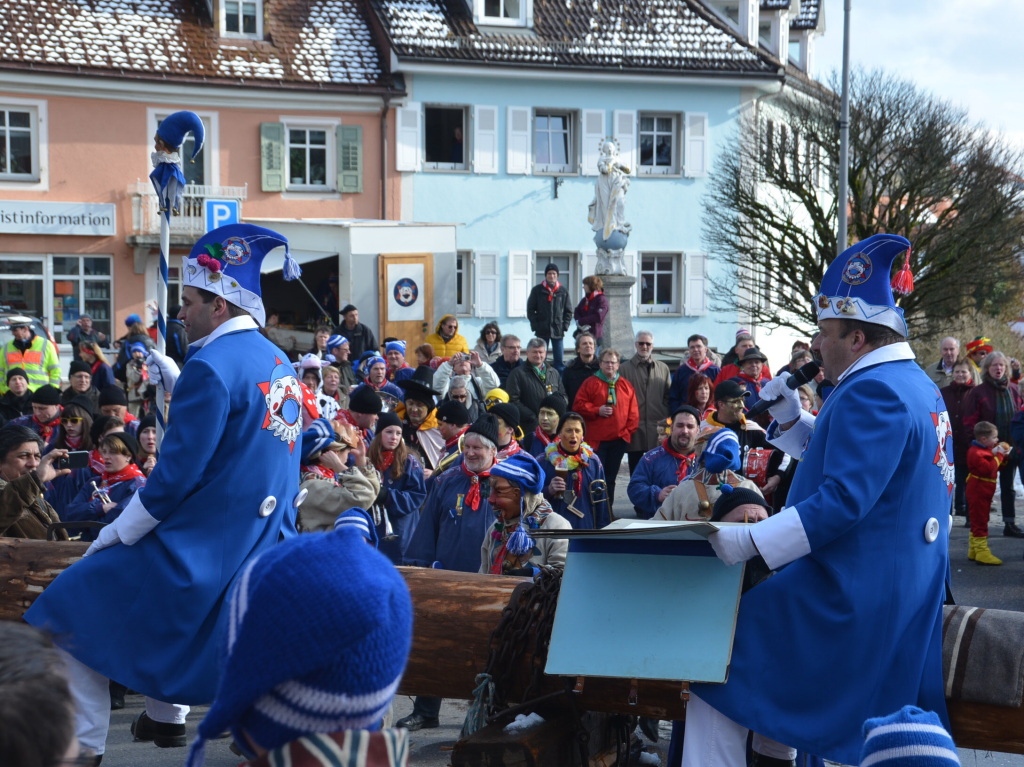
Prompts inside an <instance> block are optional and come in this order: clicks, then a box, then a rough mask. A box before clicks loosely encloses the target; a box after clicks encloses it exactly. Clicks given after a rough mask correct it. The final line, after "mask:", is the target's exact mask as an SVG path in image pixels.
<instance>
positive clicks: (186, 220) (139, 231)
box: [128, 181, 249, 238]
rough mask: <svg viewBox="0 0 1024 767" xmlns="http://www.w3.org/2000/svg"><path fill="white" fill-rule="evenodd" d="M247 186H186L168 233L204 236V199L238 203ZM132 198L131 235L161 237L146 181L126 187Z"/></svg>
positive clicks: (158, 220) (154, 203)
mask: <svg viewBox="0 0 1024 767" xmlns="http://www.w3.org/2000/svg"><path fill="white" fill-rule="evenodd" d="M248 191H249V187H248V185H246V186H209V185H199V184H189V185H188V186H186V187H185V195H184V197H183V198H182V201H181V212H180V214H179V215H176V216H171V234H172V235H186V236H189V237H193V238H197V237H200V236H202V235H203V234H205V233H206V226H205V223H204V221H203V209H204V207H205V203H206V200H208V199H209V200H238V201H239V202H241V201H242V200H244V199H245V198H246V196H247V195H248ZM128 194H129V196H130V197H131V199H132V234H134V235H135V236H137V237H138V236H142V237H145V236H147V235H159V234H160V215H159V213H158V212H157V204H156V193H155V192H154V191H153V185H152V184H151V183H150V182H149V181H137V182H135V183H134V184H129V186H128Z"/></svg>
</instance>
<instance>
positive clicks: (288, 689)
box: [274, 677, 401, 715]
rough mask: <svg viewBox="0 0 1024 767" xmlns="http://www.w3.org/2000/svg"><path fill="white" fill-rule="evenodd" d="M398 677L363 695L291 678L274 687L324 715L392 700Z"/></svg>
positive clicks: (376, 705)
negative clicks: (319, 686)
mask: <svg viewBox="0 0 1024 767" xmlns="http://www.w3.org/2000/svg"><path fill="white" fill-rule="evenodd" d="M400 678H401V677H399V678H398V679H395V681H394V682H392V683H391V684H389V685H388V686H387V687H385V688H384V689H383V690H377V691H376V692H368V693H363V694H362V695H348V694H346V693H336V692H327V691H326V690H321V689H318V688H316V687H310V686H309V685H307V684H303V683H302V682H297V681H295V680H294V679H289V680H288V681H287V682H282V683H281V684H279V685H277V687H275V688H274V692H276V693H277V694H279V695H280V696H281V697H282V698H284V699H285V700H287V701H288V702H289V703H292V704H293V705H296V706H301V707H303V708H305V709H307V710H309V711H316V712H318V713H321V714H324V715H331V714H343V713H351V712H355V711H366V710H367V709H376V708H378V707H380V706H381V704H383V703H386V702H387V701H388V700H390V698H391V696H392V695H394V692H395V690H397V689H398V681H399V679H400Z"/></svg>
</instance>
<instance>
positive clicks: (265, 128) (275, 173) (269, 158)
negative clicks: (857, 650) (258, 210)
mask: <svg viewBox="0 0 1024 767" xmlns="http://www.w3.org/2000/svg"><path fill="white" fill-rule="evenodd" d="M260 165H261V181H262V188H263V191H264V192H283V191H284V124H283V123H260Z"/></svg>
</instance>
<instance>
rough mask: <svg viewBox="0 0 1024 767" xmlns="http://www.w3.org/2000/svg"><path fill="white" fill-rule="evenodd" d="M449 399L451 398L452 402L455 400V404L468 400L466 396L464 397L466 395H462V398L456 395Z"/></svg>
mask: <svg viewBox="0 0 1024 767" xmlns="http://www.w3.org/2000/svg"><path fill="white" fill-rule="evenodd" d="M451 398H452V399H453V400H455V401H456V402H465V401H466V400H468V399H469V396H468V395H466V394H463V395H462V396H461V397H460V396H459V395H458V394H453V395H452V397H451Z"/></svg>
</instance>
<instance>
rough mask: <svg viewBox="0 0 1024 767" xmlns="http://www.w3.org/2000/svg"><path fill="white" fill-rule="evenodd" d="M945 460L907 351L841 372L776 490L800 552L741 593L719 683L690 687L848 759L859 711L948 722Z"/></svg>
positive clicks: (857, 741)
mask: <svg viewBox="0 0 1024 767" xmlns="http://www.w3.org/2000/svg"><path fill="white" fill-rule="evenodd" d="M883 348H885V347H883ZM951 459H952V434H951V431H950V427H949V419H948V416H947V415H946V408H945V405H944V404H943V401H942V396H941V395H940V394H939V391H938V389H936V388H935V384H933V383H932V382H931V381H930V380H929V379H928V377H927V376H926V375H925V374H924V372H923V371H922V370H921V369H920V368H919V367H918V366H917V365H916V364H915V363H914V362H913V361H912V360H910V359H901V360H898V361H893V362H883V363H882V364H877V365H874V366H873V367H865V368H862V369H860V370H856V371H854V372H852V373H851V374H849V375H848V377H847V378H845V379H844V380H843V381H842V382H841V383H840V384H839V385H838V386H837V387H836V388H835V390H834V392H833V393H832V395H831V396H830V397H829V399H828V401H827V402H826V403H825V406H824V407H823V408H822V410H821V413H820V414H819V415H818V417H817V421H816V422H815V424H814V431H813V433H812V435H811V437H810V440H809V442H808V444H807V446H806V448H805V450H804V453H803V460H802V462H801V463H800V466H799V467H798V468H797V470H796V475H795V477H794V479H793V486H792V488H791V489H790V493H789V504H790V506H793V507H795V508H796V511H797V513H798V514H799V518H800V522H801V523H802V525H803V528H804V530H805V532H806V536H807V541H808V543H809V544H810V553H808V554H806V555H805V556H802V557H799V558H798V559H796V560H795V561H793V562H792V563H791V564H789V565H788V566H786V567H784V568H783V569H782V570H781V571H780V572H778V573H777V574H776V575H774V576H773V577H771V578H768V579H767V580H765V581H763V582H762V583H760V584H758V585H757V586H755V587H754V588H752V589H751V590H750V591H748V592H746V593H745V594H744V595H743V598H742V599H741V601H740V610H739V618H738V624H737V626H736V637H735V642H734V646H733V652H732V662H731V665H730V671H729V679H728V682H727V683H726V684H724V685H706V684H701V685H694V686H693V690H694V692H695V693H697V694H698V695H699V696H700V697H701V698H703V699H704V700H706V701H707V702H708V703H710V704H711V705H712V706H714V707H715V708H716V709H718V710H719V711H721V712H722V713H723V714H725V715H726V716H728V717H730V718H731V719H733V720H734V721H736V722H739V723H740V724H742V725H743V726H745V727H749V728H750V729H752V730H754V731H756V732H759V733H761V734H762V735H766V736H768V737H771V738H774V739H776V740H778V741H781V742H782V743H785V744H786V745H789V746H792V747H794V748H798V749H800V750H801V751H806V752H808V753H812V754H816V755H818V756H822V757H825V758H827V759H831V760H833V761H837V762H841V763H843V764H857V763H858V759H859V758H860V751H861V746H862V743H863V734H862V731H861V727H862V725H863V723H864V720H865V719H867V718H868V717H875V716H885V715H887V714H891V713H892V712H894V711H898V710H899V709H900V708H901V707H902V706H903V705H905V704H908V703H909V704H914V705H917V706H920V707H921V708H923V709H925V710H932V711H936V712H937V713H938V714H939V716H940V718H941V719H942V722H943V724H944V726H945V727H947V729H948V727H949V721H948V718H947V715H946V702H945V698H944V696H943V678H942V623H941V619H942V603H943V599H944V595H945V579H946V576H947V569H948V554H947V552H948V532H949V530H948V524H947V521H948V516H949V508H950V493H951V492H952V487H953V467H952V464H951ZM783 513H785V512H783ZM930 519H934V520H937V522H938V525H937V528H938V537H937V538H936V539H935V540H934V542H931V543H929V542H928V540H927V539H926V535H925V529H926V524H927V523H928V521H929V520H930ZM770 521H771V520H769V522H770ZM761 524H768V523H761ZM756 537H757V536H755V539H756ZM762 553H764V552H762ZM765 558H766V559H768V560H769V562H770V557H769V556H768V555H767V554H766V555H765Z"/></svg>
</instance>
